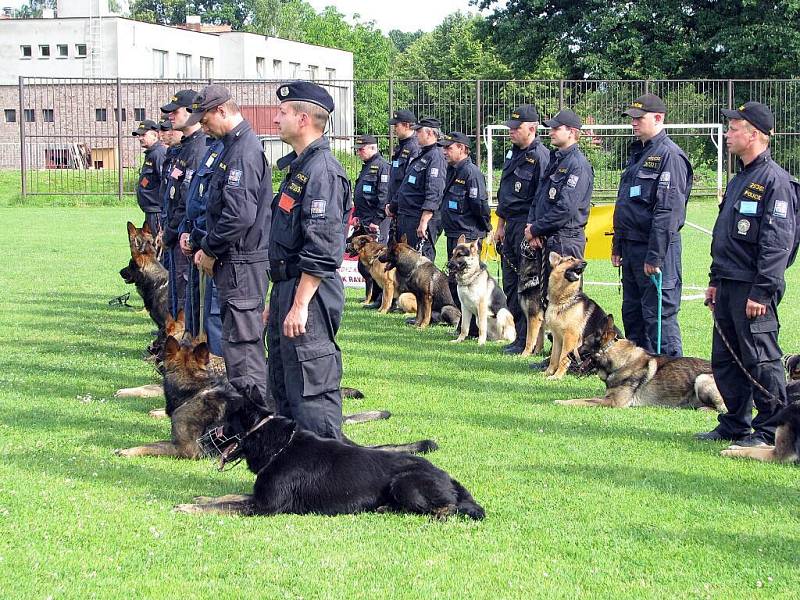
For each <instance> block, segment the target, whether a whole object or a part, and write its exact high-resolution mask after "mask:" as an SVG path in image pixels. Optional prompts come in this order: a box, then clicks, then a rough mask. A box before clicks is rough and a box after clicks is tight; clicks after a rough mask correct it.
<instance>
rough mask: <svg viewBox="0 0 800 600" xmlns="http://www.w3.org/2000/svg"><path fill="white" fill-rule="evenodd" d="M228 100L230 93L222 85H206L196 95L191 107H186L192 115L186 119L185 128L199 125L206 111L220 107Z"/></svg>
mask: <svg viewBox="0 0 800 600" xmlns="http://www.w3.org/2000/svg"><path fill="white" fill-rule="evenodd" d="M230 99H231V93H230V91H228V88H226V87H225V86H224V85H218V84H214V85H207V86H206V87H204V88H203V89H202V90H201V91H200V93H199V94H197V96H196V97H195V99H194V102H192V104H191V106H188V107H187V110H188V111H189V112H190V113H192V114H191V115H189V118H188V119H186V126H190V125H195V124H197V123H199V122H200V120H201V119H202V118H203V115H204V114H205V113H206V111H207V110H211V109H212V108H216V107H218V106H221V105H223V104H225V103H226V102H227V101H228V100H230Z"/></svg>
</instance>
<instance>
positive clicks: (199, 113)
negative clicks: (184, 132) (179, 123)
mask: <svg viewBox="0 0 800 600" xmlns="http://www.w3.org/2000/svg"><path fill="white" fill-rule="evenodd" d="M205 114H206V111H204V110H196V111H194V112H191V113H189V118H188V119H186V124H185V125H184V127H191V126H192V125H197V124H198V123H199V122H200V121H201V120H202V119H203V115H205Z"/></svg>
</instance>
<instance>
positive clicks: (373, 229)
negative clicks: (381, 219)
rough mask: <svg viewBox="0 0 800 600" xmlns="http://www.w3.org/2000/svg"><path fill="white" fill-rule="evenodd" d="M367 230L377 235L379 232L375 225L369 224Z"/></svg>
mask: <svg viewBox="0 0 800 600" xmlns="http://www.w3.org/2000/svg"><path fill="white" fill-rule="evenodd" d="M368 229H369V230H370V231H371V232H372V233H378V232H379V231H380V230H381V228H380V227H378V225H376V224H375V223H370V224H369V227H368Z"/></svg>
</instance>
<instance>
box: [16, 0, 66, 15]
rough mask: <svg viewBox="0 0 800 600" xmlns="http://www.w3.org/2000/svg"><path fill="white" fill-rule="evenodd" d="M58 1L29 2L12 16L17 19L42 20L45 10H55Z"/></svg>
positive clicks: (30, 0) (40, 0)
mask: <svg viewBox="0 0 800 600" xmlns="http://www.w3.org/2000/svg"><path fill="white" fill-rule="evenodd" d="M55 7H56V0H28V3H27V4H23V5H22V6H20V7H19V8H18V9H17V10H15V11H13V12H12V13H11V14H12V16H13V18H15V19H41V18H42V11H43V10H44V9H45V8H52V9H55Z"/></svg>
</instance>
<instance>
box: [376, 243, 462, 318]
mask: <svg viewBox="0 0 800 600" xmlns="http://www.w3.org/2000/svg"><path fill="white" fill-rule="evenodd" d="M407 242H408V240H407V238H406V236H405V235H403V237H402V238H401V240H400V241H399V242H395V241H391V242H389V246H388V247H387V248H386V251H385V252H384V253H383V254H382V255H381V256H380V258H379V259H378V260H379V261H380V262H382V263H383V264H384V268H385V269H386V270H387V271H388V270H389V269H396V270H397V283H398V285H399V286H400V288H401V289H406V290H408V291H409V292H410V293H412V294H414V297H415V298H416V299H417V318H416V319H415V320H414V324H415V325H416V326H417V327H419V328H425V327H427V326H428V325H430V324H431V323H437V322H442V323H447V324H449V325H457V324H458V321H459V319H460V318H461V311H460V310H458V308H457V307H456V306H455V303H454V302H453V296H452V294H451V293H450V287H449V286H448V285H447V275H445V274H444V273H442V272H441V271H440V270H439V269H438V268H437V267H436V265H434V264H433V263H432V262H431V261H430V260H429V259H428V258H426V257H425V256H422V255H421V254H419V253H418V252H417V251H416V250H414V249H413V248H412V247H411V246H409V245H408V243H407Z"/></svg>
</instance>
